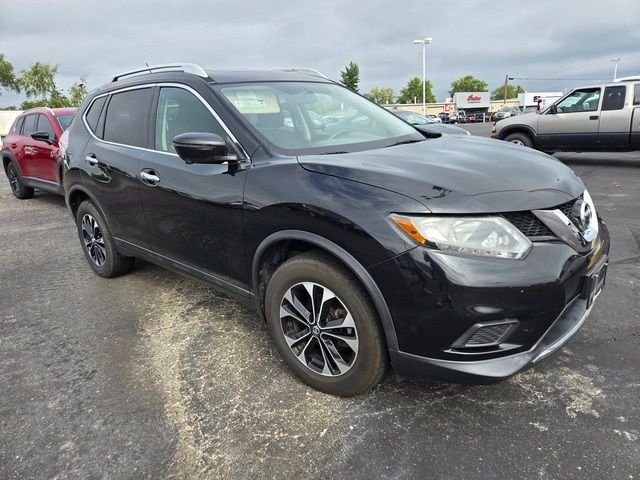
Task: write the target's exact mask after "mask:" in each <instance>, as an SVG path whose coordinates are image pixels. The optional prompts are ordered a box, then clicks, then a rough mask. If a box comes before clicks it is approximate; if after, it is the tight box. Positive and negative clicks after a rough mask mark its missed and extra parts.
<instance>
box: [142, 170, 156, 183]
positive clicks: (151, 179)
mask: <svg viewBox="0 0 640 480" xmlns="http://www.w3.org/2000/svg"><path fill="white" fill-rule="evenodd" d="M140 181H141V182H142V183H144V184H145V185H149V186H150V187H155V186H156V185H158V183H160V177H159V176H158V174H157V173H156V172H155V171H154V170H142V171H141V172H140Z"/></svg>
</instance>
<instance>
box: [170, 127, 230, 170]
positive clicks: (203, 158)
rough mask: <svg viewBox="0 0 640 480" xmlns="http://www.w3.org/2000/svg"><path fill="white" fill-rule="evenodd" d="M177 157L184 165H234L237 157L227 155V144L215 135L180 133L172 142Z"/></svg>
mask: <svg viewBox="0 0 640 480" xmlns="http://www.w3.org/2000/svg"><path fill="white" fill-rule="evenodd" d="M172 144H173V148H175V150H176V153H177V154H178V156H179V157H180V158H181V159H182V160H184V161H185V162H186V163H226V162H229V163H235V162H237V161H238V156H237V155H235V154H231V155H229V154H228V149H227V142H226V141H225V140H224V139H223V138H222V137H221V136H220V135H216V134H215V133H202V132H193V133H181V134H180V135H176V136H175V138H174V139H173V141H172Z"/></svg>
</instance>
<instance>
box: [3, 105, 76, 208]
mask: <svg viewBox="0 0 640 480" xmlns="http://www.w3.org/2000/svg"><path fill="white" fill-rule="evenodd" d="M75 111H76V109H75V108H54V109H50V108H34V109H31V110H27V111H26V112H24V113H23V114H22V115H20V116H19V117H18V118H16V120H15V121H14V122H13V125H11V130H9V134H8V135H7V136H6V137H5V138H4V139H3V141H2V144H3V148H2V164H3V166H4V171H5V173H6V174H7V178H8V179H9V184H10V185H11V190H12V191H13V193H14V195H15V196H16V197H18V198H31V197H33V192H34V188H38V189H41V190H46V191H47V192H52V193H59V194H63V193H64V192H63V191H62V159H61V156H60V150H59V142H60V137H61V136H62V133H63V132H64V131H65V130H66V128H67V127H68V126H69V124H70V123H71V119H72V118H73V115H74V113H75Z"/></svg>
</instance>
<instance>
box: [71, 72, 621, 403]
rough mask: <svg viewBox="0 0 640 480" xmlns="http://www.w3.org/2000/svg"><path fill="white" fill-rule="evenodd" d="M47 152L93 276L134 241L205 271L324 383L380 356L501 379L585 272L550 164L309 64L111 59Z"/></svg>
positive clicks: (601, 243)
mask: <svg viewBox="0 0 640 480" xmlns="http://www.w3.org/2000/svg"><path fill="white" fill-rule="evenodd" d="M65 166H66V172H65V175H64V186H65V192H66V200H67V204H68V206H69V209H70V210H71V212H72V214H73V217H74V218H75V220H76V222H77V226H78V233H79V236H80V240H81V243H82V248H83V249H84V253H85V255H86V258H87V260H88V262H89V265H91V267H92V268H93V270H94V271H95V272H96V273H97V274H98V275H100V276H103V277H113V276H116V275H119V274H122V273H125V272H128V271H129V270H131V269H132V267H133V266H134V257H140V258H144V259H146V260H148V261H151V262H154V263H157V264H159V265H163V266H165V267H167V268H170V269H173V270H177V271H179V272H183V273H186V274H189V275H191V276H193V277H196V278H198V279H200V280H204V281H206V282H208V283H210V284H212V285H214V286H216V287H219V288H220V289H222V290H223V291H225V292H227V293H229V294H231V295H233V296H235V297H237V298H238V299H240V300H241V301H244V302H245V303H246V304H248V305H252V306H253V307H254V308H255V309H256V310H257V311H258V312H260V314H261V315H263V316H264V318H265V320H266V323H267V326H268V330H269V332H270V334H271V336H272V338H273V341H274V343H275V345H276V346H277V348H278V350H279V351H280V353H281V355H282V357H283V358H284V360H285V362H286V363H287V364H288V365H289V367H290V368H291V369H292V370H293V371H294V372H295V373H296V374H297V375H298V376H299V377H300V378H302V380H304V381H305V382H307V383H308V384H309V385H312V386H313V387H315V388H318V389H320V390H323V391H326V392H330V393H333V394H337V395H353V394H356V393H359V392H362V391H365V390H367V389H369V388H371V387H372V386H373V385H375V384H376V383H377V382H378V381H379V380H380V379H381V378H382V377H383V375H384V373H385V371H386V370H387V367H388V365H389V363H390V364H391V366H392V367H393V368H394V369H395V370H396V371H397V372H398V373H400V374H403V375H408V374H411V375H427V376H430V377H432V378H434V377H435V378H443V379H446V380H450V381H461V382H462V381H471V382H490V381H496V380H499V379H503V378H506V377H508V376H510V375H512V374H514V373H516V372H518V371H520V370H522V369H525V368H527V367H529V366H531V365H532V364H534V363H535V362H537V361H538V360H540V359H541V358H543V357H545V356H547V355H548V354H550V353H551V352H553V351H555V350H557V349H558V348H560V347H561V346H562V345H563V344H564V343H565V342H566V341H567V340H568V339H569V338H570V337H571V336H572V335H573V334H574V333H575V332H576V331H577V330H578V328H579V327H580V326H581V324H582V322H583V321H584V319H585V318H586V317H587V314H588V313H589V311H590V309H591V305H592V303H593V301H594V299H595V298H596V297H597V295H598V294H599V293H600V291H601V289H602V286H603V283H604V275H605V271H606V265H607V258H608V250H609V237H608V233H607V230H606V227H605V225H604V224H603V223H602V222H601V221H600V220H599V219H598V217H597V216H596V212H595V208H594V205H593V202H592V200H591V198H590V196H589V194H588V192H587V191H586V189H585V187H584V185H583V183H582V182H581V181H580V179H579V178H578V177H577V176H576V175H575V174H574V173H573V172H572V171H571V170H570V169H569V168H567V167H565V166H564V165H562V164H561V163H560V162H558V161H557V160H555V159H553V158H551V157H549V156H547V155H544V154H542V153H539V152H536V151H533V150H530V149H527V148H522V147H519V146H514V145H511V144H508V143H506V142H496V141H495V140H491V139H488V138H487V139H483V138H478V137H469V136H446V135H445V136H442V137H440V138H426V137H425V136H423V135H421V134H420V133H419V132H418V131H416V130H415V129H414V128H413V127H411V126H410V125H408V124H407V123H405V122H403V121H402V120H400V119H398V118H396V117H395V116H394V115H393V114H391V113H389V112H387V111H386V110H384V109H383V108H380V107H378V106H377V105H375V104H373V103H371V102H369V101H367V100H366V99H364V98H363V97H361V96H359V95H357V94H355V93H353V92H352V91H350V90H348V89H346V88H344V87H342V86H340V85H338V84H336V83H335V82H332V81H330V80H328V79H326V78H325V77H323V76H322V75H321V74H319V73H317V72H314V71H310V70H301V69H298V70H295V69H291V70H284V71H276V70H273V71H210V70H203V69H202V68H201V67H199V66H197V65H193V64H185V65H164V66H159V67H150V68H146V69H144V70H141V71H135V72H129V73H126V74H123V75H119V76H117V77H115V78H114V79H113V81H112V82H111V83H109V84H107V85H105V86H103V87H102V88H100V89H98V90H96V91H94V92H92V93H91V94H89V96H88V97H87V99H86V101H85V102H84V103H83V105H82V106H81V107H80V109H79V111H78V114H77V115H76V116H75V118H74V120H73V123H72V125H71V127H70V134H69V145H68V148H67V150H66V157H65ZM247 355H250V352H247Z"/></svg>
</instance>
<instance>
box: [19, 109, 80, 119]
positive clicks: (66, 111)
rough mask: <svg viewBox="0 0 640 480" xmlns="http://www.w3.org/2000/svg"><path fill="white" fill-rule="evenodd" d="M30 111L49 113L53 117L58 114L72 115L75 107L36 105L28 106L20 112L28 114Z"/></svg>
mask: <svg viewBox="0 0 640 480" xmlns="http://www.w3.org/2000/svg"><path fill="white" fill-rule="evenodd" d="M31 113H44V114H49V115H53V116H54V117H57V116H59V115H73V114H74V113H76V109H75V108H71V107H68V108H66V107H65V108H49V107H36V108H30V109H29V110H25V111H24V112H22V115H29V114H31Z"/></svg>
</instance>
